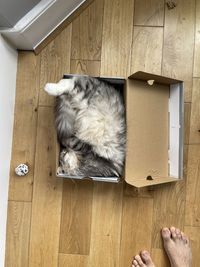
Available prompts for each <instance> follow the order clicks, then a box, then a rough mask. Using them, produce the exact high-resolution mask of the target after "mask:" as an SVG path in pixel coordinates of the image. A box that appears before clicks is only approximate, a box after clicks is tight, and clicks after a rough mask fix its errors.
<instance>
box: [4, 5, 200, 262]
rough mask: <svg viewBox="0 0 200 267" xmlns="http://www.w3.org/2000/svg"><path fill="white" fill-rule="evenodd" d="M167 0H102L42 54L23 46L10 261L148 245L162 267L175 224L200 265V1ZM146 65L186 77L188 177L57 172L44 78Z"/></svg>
mask: <svg viewBox="0 0 200 267" xmlns="http://www.w3.org/2000/svg"><path fill="white" fill-rule="evenodd" d="M164 2H165V1H164V0H135V1H134V0H95V1H93V2H92V3H91V4H90V5H89V6H88V7H87V8H86V9H85V10H84V11H82V13H81V14H80V15H79V16H78V17H77V18H75V19H74V20H73V21H72V23H70V24H69V25H68V26H67V27H66V28H65V29H64V30H63V31H62V32H61V33H59V34H58V35H57V37H56V38H55V39H53V40H52V41H51V42H50V43H49V44H48V45H47V46H46V47H45V48H44V49H43V50H42V51H41V52H40V54H38V55H37V56H36V55H35V54H34V53H33V52H20V53H19V62H18V75H17V93H16V107H15V125H14V137H13V152H12V162H11V173H10V189H9V203H8V225H7V249H6V267H39V266H41V267H57V266H59V267H127V266H130V262H131V257H132V256H133V255H134V254H136V253H138V251H140V250H141V249H144V248H145V249H148V250H150V251H151V253H152V257H153V259H154V261H155V263H156V266H160V267H165V266H169V263H168V261H167V258H166V256H165V254H164V252H163V247H162V241H161V238H160V229H161V227H163V226H171V225H175V226H177V227H180V228H181V229H182V230H184V231H185V232H186V234H188V235H189V236H190V239H191V243H192V248H193V267H194V266H195V267H199V262H200V253H199V250H200V205H199V203H200V131H199V130H200V0H196V1H195V0H189V1H188V0H177V1H175V2H176V3H177V6H176V7H175V8H174V9H169V8H168V7H167V5H166V4H165V3H164ZM166 2H170V1H166ZM137 70H144V71H147V72H153V73H156V74H163V75H166V76H170V77H175V78H177V79H183V80H184V81H185V165H184V172H185V177H184V180H183V181H181V182H178V183H176V184H165V185H162V186H156V187H153V188H147V189H142V190H137V189H135V188H133V187H131V186H128V185H127V184H125V183H124V184H123V183H121V184H119V185H116V184H107V183H92V182H89V181H82V182H75V181H70V180H62V179H58V178H56V177H55V175H54V173H55V144H56V139H55V132H54V127H53V124H54V122H53V99H52V98H51V97H50V96H47V95H46V94H45V93H44V92H43V87H44V85H45V83H46V82H56V81H58V80H59V79H60V78H61V77H62V75H63V74H64V73H86V74H91V75H106V76H125V77H127V76H128V75H129V74H130V73H133V72H135V71H137ZM21 162H27V163H28V164H29V166H30V173H29V174H28V175H27V176H25V177H24V178H23V177H22V178H19V177H16V176H15V175H14V168H15V167H16V166H17V165H18V164H19V163H21Z"/></svg>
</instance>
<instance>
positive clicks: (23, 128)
mask: <svg viewBox="0 0 200 267" xmlns="http://www.w3.org/2000/svg"><path fill="white" fill-rule="evenodd" d="M39 63H40V57H39V56H38V57H36V56H35V55H34V53H32V52H20V53H19V58H18V72H17V84H16V100H15V118H14V128H13V145H12V159H11V167H10V187H9V199H10V200H17V201H21V200H22V201H31V199H32V186H33V169H34V159H35V155H34V154H35V142H36V129H37V105H38V93H39V81H38V80H39V70H40V66H39ZM20 163H26V164H28V166H29V169H30V170H29V173H28V174H27V175H26V176H24V177H19V176H17V175H16V174H15V168H16V167H17V166H18V165H19V164H20Z"/></svg>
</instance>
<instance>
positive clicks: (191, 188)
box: [185, 145, 200, 226]
mask: <svg viewBox="0 0 200 267" xmlns="http://www.w3.org/2000/svg"><path fill="white" fill-rule="evenodd" d="M187 169H188V172H187V173H188V175H187V191H186V209H185V225H187V226H188V225H189V226H200V207H199V201H200V145H190V146H189V154H188V167H187Z"/></svg>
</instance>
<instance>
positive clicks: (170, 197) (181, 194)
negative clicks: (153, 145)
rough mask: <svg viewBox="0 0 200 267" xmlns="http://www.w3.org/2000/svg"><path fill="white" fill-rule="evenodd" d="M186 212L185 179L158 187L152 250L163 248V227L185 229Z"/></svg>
mask: <svg viewBox="0 0 200 267" xmlns="http://www.w3.org/2000/svg"><path fill="white" fill-rule="evenodd" d="M186 151H187V150H185V153H186ZM186 159H187V157H186ZM185 172H186V169H185ZM174 203H176V204H174ZM184 210H185V179H183V180H182V181H178V182H177V183H171V184H165V185H159V186H157V187H156V190H155V191H154V211H153V228H152V248H158V249H159V248H162V240H161V235H160V230H161V229H162V228H163V227H169V226H171V225H175V226H176V227H179V228H180V229H183V227H184Z"/></svg>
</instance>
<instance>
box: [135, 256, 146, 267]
mask: <svg viewBox="0 0 200 267" xmlns="http://www.w3.org/2000/svg"><path fill="white" fill-rule="evenodd" d="M135 260H136V261H137V263H138V265H139V266H140V267H145V266H146V265H145V264H144V262H143V260H142V258H141V257H140V255H136V256H135Z"/></svg>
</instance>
